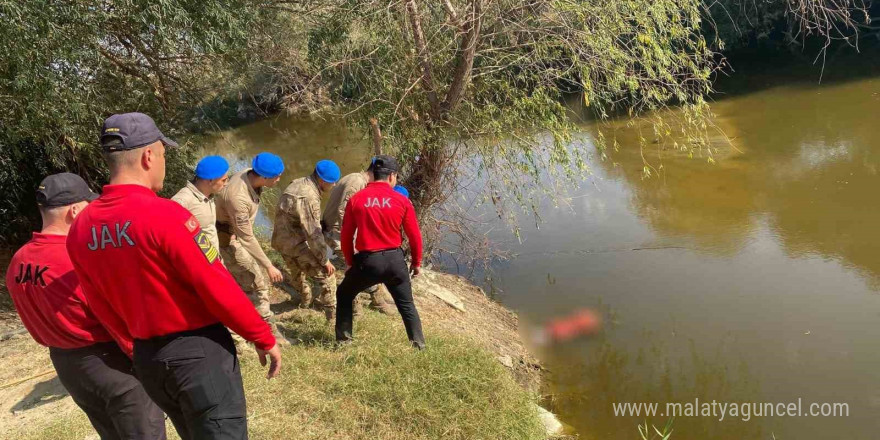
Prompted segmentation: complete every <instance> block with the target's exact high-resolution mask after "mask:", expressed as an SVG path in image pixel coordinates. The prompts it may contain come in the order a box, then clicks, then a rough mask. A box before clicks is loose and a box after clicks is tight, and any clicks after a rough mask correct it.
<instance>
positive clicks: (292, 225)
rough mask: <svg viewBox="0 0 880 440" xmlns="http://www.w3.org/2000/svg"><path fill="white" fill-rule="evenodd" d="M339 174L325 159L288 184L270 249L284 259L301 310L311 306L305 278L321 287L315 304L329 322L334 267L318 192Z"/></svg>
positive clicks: (333, 313)
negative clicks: (308, 173)
mask: <svg viewBox="0 0 880 440" xmlns="http://www.w3.org/2000/svg"><path fill="white" fill-rule="evenodd" d="M339 175H340V172H339V167H338V166H337V165H336V164H335V163H334V162H333V161H332V160H326V159H325V160H322V161H319V162H318V163H317V164H316V165H315V170H314V171H313V172H312V174H311V175H309V176H306V177H302V178H299V179H296V180H294V181H293V182H290V185H288V186H287V188H286V189H285V190H284V194H282V195H281V197H280V198H279V199H278V209H276V210H275V229H274V230H273V231H272V247H273V248H275V249H276V250H277V251H278V252H280V253H281V255H282V256H284V261H285V262H286V263H287V267H288V268H289V269H290V272H291V273H292V274H293V280H294V287H295V288H296V289H297V290H298V291H299V294H300V297H301V301H300V307H301V308H308V307H311V305H312V287H311V286H310V285H309V280H308V278H313V279H314V280H315V281H317V282H318V284H319V285H320V286H321V296H319V297H318V298H317V302H318V305H319V306H320V307H321V309H323V311H324V314H325V316H326V317H327V320H328V321H330V320H332V319H333V318H334V317H335V316H336V277H335V276H334V272H335V271H336V268H335V267H333V263H331V262H330V260H329V255H330V253H331V252H330V248H329V246H327V243H326V242H325V241H324V232H323V230H322V229H321V193H322V192H327V191H330V190H331V189H332V188H333V185H335V184H336V182H337V181H338V180H339Z"/></svg>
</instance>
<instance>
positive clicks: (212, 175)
mask: <svg viewBox="0 0 880 440" xmlns="http://www.w3.org/2000/svg"><path fill="white" fill-rule="evenodd" d="M228 172H229V163H228V162H226V159H224V158H222V157H220V156H207V157H204V158H202V160H200V161H199V163H198V164H196V172H195V174H196V176H195V178H193V180H192V181H190V182H187V183H186V186H185V187H183V188H181V189H180V191H178V192H177V194H175V195H174V197H172V198H171V200H174V201H175V202H177V203H179V204H180V206H183V207H184V208H186V210H187V211H189V212H191V213H192V215H193V216H195V218H196V220H198V221H199V225H200V226H201V227H202V231H204V232H205V234H207V235H208V238H209V239H210V240H211V243H213V244H214V248H216V249H220V241H219V239H218V238H217V225H216V223H217V207H216V206H215V205H214V194H217V193H218V192H220V190H221V189H223V187H224V186H225V185H226V182H227V181H228V180H229V177H228V176H227V173H228Z"/></svg>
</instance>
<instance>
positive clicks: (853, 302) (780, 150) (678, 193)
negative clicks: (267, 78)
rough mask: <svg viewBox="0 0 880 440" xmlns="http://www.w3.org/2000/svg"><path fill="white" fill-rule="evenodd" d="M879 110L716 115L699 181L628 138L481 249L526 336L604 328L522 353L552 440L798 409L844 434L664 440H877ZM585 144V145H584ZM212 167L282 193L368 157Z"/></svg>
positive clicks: (333, 135)
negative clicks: (558, 426)
mask: <svg viewBox="0 0 880 440" xmlns="http://www.w3.org/2000/svg"><path fill="white" fill-rule="evenodd" d="M878 94H880V79H864V80H859V81H853V82H848V83H847V82H841V83H838V84H835V85H831V86H823V87H817V86H784V87H776V88H764V89H762V90H761V91H758V92H755V93H751V94H745V95H740V96H736V97H730V98H726V99H724V100H722V101H720V102H717V103H715V104H713V106H712V108H713V111H714V113H715V114H716V115H717V119H716V121H715V122H716V124H717V125H718V126H719V127H720V128H721V129H722V130H723V131H724V133H725V134H726V135H727V136H729V137H730V138H731V139H732V140H733V147H734V148H727V147H724V146H723V144H721V143H719V145H720V146H719V151H718V152H717V154H716V156H715V159H716V163H715V164H714V165H709V164H707V163H706V161H705V160H698V159H687V158H683V157H679V153H677V152H676V151H674V150H673V149H664V144H663V143H657V144H650V145H648V146H647V147H646V148H645V150H644V152H643V153H644V157H645V158H646V160H647V161H648V162H649V163H651V164H652V165H653V166H654V167H655V169H656V170H657V171H659V173H658V174H656V175H655V177H652V178H650V179H644V178H643V175H642V168H643V159H642V154H641V152H640V151H639V150H638V146H637V145H638V142H637V141H636V139H637V134H636V128H633V127H629V126H627V125H626V124H620V125H618V126H616V127H613V128H614V129H613V135H614V136H615V137H616V139H617V140H618V142H619V143H620V144H621V149H620V150H619V151H618V152H614V153H612V154H611V155H610V158H609V159H608V160H605V161H599V160H594V161H592V163H591V164H590V167H591V169H592V170H593V174H592V175H590V176H585V180H584V182H583V184H582V185H581V186H580V188H578V189H576V190H575V191H573V192H572V194H571V197H570V198H569V199H568V200H567V201H568V203H567V204H566V205H565V206H566V208H565V209H559V208H554V207H553V206H554V203H553V202H551V201H547V202H546V203H543V204H542V205H541V208H540V209H541V218H542V219H543V222H544V223H543V224H541V227H540V229H536V228H535V227H534V226H535V225H534V223H533V222H532V219H531V218H529V219H524V220H523V222H522V224H521V228H522V232H523V240H522V243H521V244H519V243H518V242H517V240H515V239H513V237H512V235H511V234H508V233H506V232H500V231H503V230H505V228H504V227H503V225H492V226H494V227H493V232H492V233H491V234H490V237H492V238H493V239H494V240H497V242H499V243H506V244H508V246H509V247H510V250H511V251H513V252H515V253H516V254H518V257H516V258H514V259H513V260H511V261H509V262H507V263H505V264H504V265H503V266H499V267H498V268H497V269H498V276H499V278H498V279H497V282H498V284H499V287H500V288H501V289H502V290H503V292H504V293H503V295H502V296H501V299H502V301H503V302H504V303H505V304H507V305H508V306H510V307H511V308H513V309H515V310H517V311H518V312H520V314H521V315H522V316H523V318H524V319H525V320H526V321H530V322H533V323H535V324H540V323H543V322H546V321H548V320H549V319H551V318H553V317H557V316H563V315H566V314H567V313H570V311H571V310H574V309H577V308H581V307H596V306H601V307H605V308H606V309H607V310H610V311H613V312H614V313H613V315H611V314H608V315H607V316H606V322H608V323H609V325H608V326H607V327H606V330H605V331H604V332H603V334H602V335H601V336H600V337H599V338H597V339H595V340H586V341H579V342H569V343H565V344H561V345H556V346H552V347H548V348H536V350H537V351H538V353H539V355H540V356H541V357H542V359H543V360H544V362H545V363H546V366H547V367H548V369H549V370H550V371H551V372H552V375H551V383H550V385H549V391H550V392H551V393H552V395H553V403H554V408H555V409H556V410H557V411H558V412H559V413H560V414H561V415H562V417H563V419H564V421H565V422H566V423H568V424H570V425H572V426H574V427H575V428H576V429H577V430H578V431H579V433H580V435H581V436H582V437H583V438H588V439H592V438H596V439H599V438H601V439H632V438H637V436H638V432H637V430H636V424H637V423H640V422H642V421H643V420H644V419H645V417H615V416H614V415H613V410H612V406H611V404H612V403H615V402H642V401H656V402H659V403H661V404H665V403H666V402H669V401H672V402H692V401H694V399H696V398H698V399H700V401H703V402H706V401H711V400H715V401H718V402H753V401H754V402H784V403H787V402H792V401H797V399H799V398H801V399H803V401H804V402H805V403H808V402H845V403H847V404H848V405H849V413H850V415H849V417H846V418H818V417H815V418H810V417H804V418H780V417H777V418H752V419H751V420H750V421H748V422H743V421H737V420H733V419H730V418H726V419H725V420H724V421H718V420H717V419H714V418H697V417H694V418H679V419H677V420H676V421H675V425H674V429H675V434H673V438H675V439H707V438H713V439H753V438H773V437H775V438H777V439H792V438H809V439H834V438H847V439H872V438H876V437H877V435H876V434H875V433H876V432H877V428H880V423H878V420H880V419H878V418H877V417H876V414H877V412H878V411H880V369H878V368H877V366H878V365H880V351H878V350H877V349H876V347H877V341H878V340H880V326H878V325H877V321H878V318H880V295H878V294H877V290H878V289H880V228H878V225H880V203H878V202H877V201H876V200H875V199H874V194H875V193H876V191H877V190H876V188H880V176H878V173H877V169H878V163H880V162H878V159H880V156H878V155H880V124H878V123H876V122H875V121H874V120H873V119H874V117H873V114H874V112H873V110H874V109H875V108H878V104H880V96H878ZM584 131H585V134H584V139H582V140H584V142H586V143H588V144H589V138H590V136H595V135H596V127H595V126H591V125H587V126H585V127H584ZM606 135H607V136H610V135H611V132H609V131H606ZM210 149H214V150H218V151H222V152H224V153H226V154H227V155H229V156H230V157H232V158H234V159H235V158H237V159H239V166H242V165H243V164H244V162H242V160H244V159H245V158H249V157H251V156H252V155H253V154H255V153H256V152H259V151H263V150H269V151H274V152H276V153H279V154H281V155H282V156H283V157H284V159H285V163H286V165H287V167H288V170H289V171H287V172H286V173H285V178H284V179H283V181H282V185H286V184H287V183H288V182H289V181H290V180H292V179H293V178H296V177H299V176H302V175H305V174H308V173H309V172H311V167H312V166H313V164H314V163H315V162H316V161H317V160H318V159H321V158H324V157H330V158H332V159H334V160H336V161H337V162H338V163H339V164H340V166H341V167H342V170H343V172H344V173H348V172H353V171H356V170H358V169H360V168H361V167H362V166H363V165H364V164H365V163H366V160H367V158H368V157H369V154H370V149H369V147H368V144H367V142H366V140H365V139H362V138H360V137H359V136H358V135H356V134H354V133H351V132H349V131H347V130H345V129H343V128H340V125H339V124H336V123H333V122H298V121H296V120H292V119H289V118H279V119H276V120H272V121H265V122H261V123H258V124H254V125H251V126H247V127H243V128H239V129H236V130H233V131H231V132H228V133H226V134H224V136H223V137H222V138H221V139H217V140H215V141H214V143H213V144H212V146H211V147H210ZM660 165H662V167H661V166H660ZM273 193H275V194H277V193H278V190H275V191H273ZM265 204H266V205H267V206H268V207H270V208H271V207H273V206H274V199H273V198H272V197H269V200H267V203H265ZM270 214H271V213H270ZM490 214H491V213H490ZM491 217H492V215H489V216H487V218H491ZM265 218H267V217H264V219H265ZM268 218H271V216H269V217H268ZM264 221H265V220H264ZM265 225H266V226H268V222H266V223H265ZM499 226H501V227H499ZM524 332H527V330H524ZM650 422H651V423H653V424H656V425H658V426H662V425H663V423H664V422H665V418H660V417H655V418H653V419H650Z"/></svg>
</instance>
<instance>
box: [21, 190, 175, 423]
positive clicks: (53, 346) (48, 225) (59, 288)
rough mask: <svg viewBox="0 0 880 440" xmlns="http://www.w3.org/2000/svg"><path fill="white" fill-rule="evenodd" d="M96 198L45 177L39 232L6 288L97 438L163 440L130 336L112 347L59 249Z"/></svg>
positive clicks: (40, 197)
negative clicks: (134, 366) (135, 371)
mask: <svg viewBox="0 0 880 440" xmlns="http://www.w3.org/2000/svg"><path fill="white" fill-rule="evenodd" d="M97 197H98V195H97V194H95V193H93V192H92V191H91V190H90V189H89V187H88V185H86V182H85V181H84V180H83V179H82V178H81V177H79V176H77V175H76V174H71V173H61V174H53V175H51V176H48V177H46V178H45V179H43V181H42V182H41V183H40V187H39V189H38V190H37V204H38V205H39V208H40V215H41V216H42V218H43V229H42V230H41V231H40V232H35V233H34V237H33V239H31V241H29V242H28V243H27V244H25V245H24V246H23V247H22V248H21V249H19V250H18V252H16V253H15V255H14V256H13V257H12V261H11V263H10V264H9V269H8V270H7V271H6V287H7V288H8V289H9V294H10V295H11V296H12V302H13V304H14V305H15V309H16V310H17V311H18V315H19V316H20V317H21V322H22V323H23V324H24V326H25V328H26V329H27V331H28V332H29V333H30V334H31V336H32V337H33V338H34V340H35V341H37V343H39V344H41V345H44V346H47V347H49V358H50V359H52V365H53V366H54V367H55V371H56V372H57V373H58V380H60V381H61V384H62V385H64V388H65V389H67V392H68V393H70V397H71V398H73V401H74V402H75V403H76V404H77V406H79V407H80V408H81V409H82V410H83V411H84V412H85V413H86V415H87V416H88V417H89V421H90V422H92V426H93V427H94V428H95V431H97V432H98V435H99V436H100V437H101V439H102V440H117V439H118V440H122V439H126V440H133V439H143V440H164V439H165V417H164V416H163V414H162V410H160V409H159V407H157V406H156V404H155V403H153V401H152V400H150V397H149V396H147V393H146V391H144V388H143V387H142V386H141V384H140V382H138V380H137V379H136V378H135V377H134V375H133V374H132V371H131V359H129V356H130V354H131V339H128V338H121V339H119V340H118V341H116V342H114V340H113V338H112V337H111V336H110V333H108V332H107V330H106V329H104V327H103V326H102V325H101V323H100V322H98V320H97V319H96V318H95V316H94V314H93V313H92V311H91V309H90V308H89V306H88V304H87V303H86V299H85V297H84V296H83V293H82V289H81V287H80V283H79V279H78V278H77V276H76V273H75V272H74V270H73V265H72V263H71V262H70V257H69V256H68V255H67V249H66V248H65V247H64V243H65V241H66V240H67V233H68V230H69V229H70V225H71V223H73V220H74V218H76V217H77V215H78V214H79V213H81V212H82V210H83V209H85V207H86V206H87V205H88V204H89V201H91V200H94V199H95V198H97ZM117 342H118V345H117ZM120 347H121V348H120ZM126 353H128V355H126Z"/></svg>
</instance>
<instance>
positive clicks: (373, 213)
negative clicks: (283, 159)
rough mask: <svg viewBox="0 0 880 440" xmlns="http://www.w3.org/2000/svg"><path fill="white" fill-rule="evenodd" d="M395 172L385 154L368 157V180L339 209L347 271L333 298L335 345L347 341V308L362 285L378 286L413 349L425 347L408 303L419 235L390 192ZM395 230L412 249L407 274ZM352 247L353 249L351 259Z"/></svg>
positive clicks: (411, 212) (409, 210)
mask: <svg viewBox="0 0 880 440" xmlns="http://www.w3.org/2000/svg"><path fill="white" fill-rule="evenodd" d="M398 170H399V167H398V165H397V160H395V159H394V158H393V157H391V156H385V155H380V156H376V157H375V158H373V182H371V183H369V184H367V187H366V188H364V189H363V190H361V191H360V192H358V193H357V194H355V195H354V196H353V197H352V198H351V200H349V202H348V205H347V206H346V207H345V222H343V223H342V234H341V243H340V244H341V246H342V254H343V255H344V256H345V262H346V263H347V264H348V266H349V269H348V271H346V273H345V279H344V280H342V284H340V285H339V291H338V295H337V296H338V301H339V312H338V314H337V316H336V340H337V341H349V340H351V338H352V320H353V317H352V314H353V310H352V308H353V302H354V299H355V297H357V295H358V293H359V292H360V291H362V290H363V289H364V288H366V287H368V286H372V285H374V284H378V283H383V284H385V287H387V288H388V291H389V292H390V293H391V296H392V297H393V298H394V304H395V305H396V306H397V311H398V312H400V316H401V317H402V318H403V325H404V327H406V334H407V337H408V338H409V340H410V341H411V342H412V344H413V346H414V347H416V348H418V349H423V348H425V337H424V335H422V321H421V319H420V318H419V312H418V310H416V305H415V303H414V302H413V298H412V284H411V282H410V270H411V271H412V274H413V276H416V275H418V274H419V272H420V271H421V265H422V234H421V232H420V231H419V224H418V220H416V213H415V209H414V208H413V205H412V203H410V201H409V199H407V198H406V197H404V196H403V195H402V194H400V193H398V192H397V191H394V189H393V187H394V185H396V184H397V172H398ZM401 227H402V228H403V230H404V232H406V237H407V239H409V242H410V246H411V249H412V267H411V269H410V270H407V267H406V259H405V257H404V254H403V250H402V249H401V248H400V245H401V243H402V242H403V238H402V236H401V233H400V230H401ZM355 233H357V243H355ZM355 248H357V250H358V253H357V254H356V255H355V253H354V249H355Z"/></svg>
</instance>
